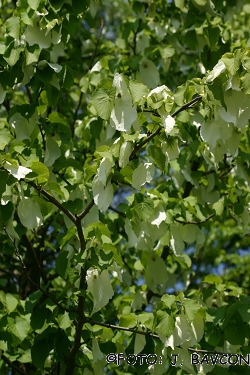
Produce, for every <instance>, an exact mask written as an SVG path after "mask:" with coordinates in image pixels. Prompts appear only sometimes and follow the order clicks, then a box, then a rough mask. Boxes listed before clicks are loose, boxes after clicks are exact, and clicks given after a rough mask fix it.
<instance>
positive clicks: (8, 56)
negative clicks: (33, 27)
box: [3, 41, 22, 66]
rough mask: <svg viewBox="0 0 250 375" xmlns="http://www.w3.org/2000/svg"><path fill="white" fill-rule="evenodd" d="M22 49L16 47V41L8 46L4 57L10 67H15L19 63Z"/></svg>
mask: <svg viewBox="0 0 250 375" xmlns="http://www.w3.org/2000/svg"><path fill="white" fill-rule="evenodd" d="M21 49H22V48H19V47H17V48H16V47H15V42H14V41H13V42H11V43H10V44H9V45H8V47H7V48H6V50H5V52H4V55H3V57H4V59H5V61H6V62H7V63H8V64H9V66H14V65H15V64H16V63H17V62H18V60H19V58H20V53H21Z"/></svg>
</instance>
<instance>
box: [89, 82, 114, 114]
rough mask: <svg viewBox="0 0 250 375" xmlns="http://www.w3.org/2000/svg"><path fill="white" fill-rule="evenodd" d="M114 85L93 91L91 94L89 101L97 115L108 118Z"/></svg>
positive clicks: (112, 104)
mask: <svg viewBox="0 0 250 375" xmlns="http://www.w3.org/2000/svg"><path fill="white" fill-rule="evenodd" d="M114 99H115V87H111V88H110V89H108V90H107V89H102V88H100V89H99V90H97V91H95V92H94V93H93V94H92V96H91V103H92V104H93V106H94V107H95V109H96V111H97V114H98V116H100V117H101V118H102V119H104V120H108V119H109V117H110V114H111V111H112V109H113V108H114Z"/></svg>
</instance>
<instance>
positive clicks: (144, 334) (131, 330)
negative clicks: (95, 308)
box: [86, 318, 232, 355]
mask: <svg viewBox="0 0 250 375" xmlns="http://www.w3.org/2000/svg"><path fill="white" fill-rule="evenodd" d="M86 321H87V322H89V323H90V324H96V325H99V326H101V327H107V328H111V329H113V330H115V329H118V330H120V331H129V332H134V333H138V334H139V335H143V336H150V337H153V338H155V339H159V340H160V337H159V336H158V335H155V334H153V333H152V332H144V331H139V330H138V329H134V328H127V327H121V326H116V325H114V324H109V323H102V322H98V321H96V320H93V319H91V318H86ZM188 350H190V351H192V352H197V353H211V354H220V355H223V354H232V353H223V352H217V351H215V350H206V349H194V348H188Z"/></svg>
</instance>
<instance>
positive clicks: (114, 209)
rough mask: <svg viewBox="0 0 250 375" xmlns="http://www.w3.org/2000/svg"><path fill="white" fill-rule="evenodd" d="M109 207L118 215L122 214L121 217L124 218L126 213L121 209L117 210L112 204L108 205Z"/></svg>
mask: <svg viewBox="0 0 250 375" xmlns="http://www.w3.org/2000/svg"><path fill="white" fill-rule="evenodd" d="M109 209H110V210H111V211H114V212H116V213H117V214H118V215H120V216H122V217H124V218H125V219H126V215H125V213H124V212H121V211H119V210H117V208H115V207H112V206H109Z"/></svg>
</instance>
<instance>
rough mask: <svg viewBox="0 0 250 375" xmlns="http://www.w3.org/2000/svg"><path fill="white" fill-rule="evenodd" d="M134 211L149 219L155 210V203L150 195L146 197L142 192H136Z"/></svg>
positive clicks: (144, 218)
mask: <svg viewBox="0 0 250 375" xmlns="http://www.w3.org/2000/svg"><path fill="white" fill-rule="evenodd" d="M132 211H133V213H136V214H137V215H138V216H139V217H140V218H141V219H143V220H147V219H148V218H149V217H150V216H151V215H152V213H153V211H154V203H153V201H152V199H151V198H149V197H144V196H143V195H142V194H135V199H134V203H133V206H132Z"/></svg>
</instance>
